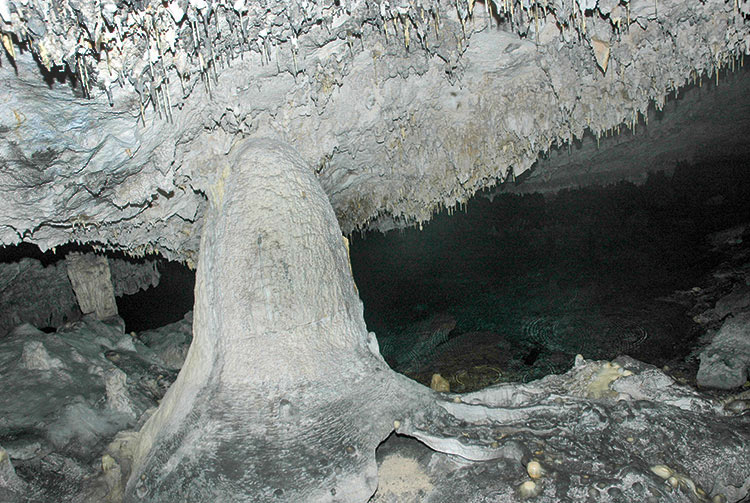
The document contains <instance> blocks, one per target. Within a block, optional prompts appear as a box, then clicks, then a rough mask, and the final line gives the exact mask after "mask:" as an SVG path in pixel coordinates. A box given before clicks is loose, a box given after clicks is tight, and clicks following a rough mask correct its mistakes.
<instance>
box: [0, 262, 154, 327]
mask: <svg viewBox="0 0 750 503" xmlns="http://www.w3.org/2000/svg"><path fill="white" fill-rule="evenodd" d="M108 262H109V267H110V272H111V277H112V287H113V289H114V293H115V296H120V295H129V294H133V293H136V292H138V291H140V290H145V289H147V288H150V287H152V286H156V285H157V284H158V283H159V270H158V269H157V267H156V261H154V260H147V261H145V262H142V263H141V262H134V261H130V260H124V259H119V258H109V259H108ZM80 316H81V312H80V309H79V308H78V303H77V301H76V298H75V294H74V292H73V288H72V287H71V285H70V280H69V279H68V274H67V268H66V266H65V262H63V261H62V260H58V261H57V262H55V263H52V264H48V265H44V264H42V262H40V261H39V260H37V259H33V258H23V259H21V260H19V261H17V262H9V263H0V335H4V334H5V333H7V332H9V331H10V330H12V329H13V328H15V327H16V326H18V325H21V324H22V323H31V324H32V325H34V326H36V327H37V328H46V327H59V326H61V325H62V324H63V323H65V322H68V321H74V320H77V319H78V318H80Z"/></svg>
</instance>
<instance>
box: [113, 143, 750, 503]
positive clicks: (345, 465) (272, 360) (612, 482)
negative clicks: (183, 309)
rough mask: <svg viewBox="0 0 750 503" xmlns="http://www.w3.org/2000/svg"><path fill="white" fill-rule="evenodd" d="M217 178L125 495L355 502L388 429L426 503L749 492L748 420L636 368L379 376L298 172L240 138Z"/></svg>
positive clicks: (314, 196) (290, 155) (334, 247)
mask: <svg viewBox="0 0 750 503" xmlns="http://www.w3.org/2000/svg"><path fill="white" fill-rule="evenodd" d="M217 173H220V174H221V175H220V176H219V177H218V179H217V180H216V181H215V184H214V186H213V190H212V191H211V208H210V210H209V215H208V217H207V219H206V225H205V228H204V230H203V234H202V243H201V251H200V260H199V263H198V270H197V276H196V303H195V311H194V324H193V329H194V339H193V344H192V345H191V347H190V350H189V352H188V356H187V359H186V362H185V365H184V367H183V368H182V371H181V373H180V375H179V377H178V379H177V381H176V382H175V384H174V386H173V387H172V388H170V390H169V392H168V393H167V395H165V397H164V400H163V401H162V403H161V405H160V408H159V410H158V411H157V412H156V413H155V414H154V415H153V416H152V417H151V418H150V419H149V421H148V422H147V423H146V424H145V426H144V428H143V429H142V430H141V432H140V434H139V438H138V440H137V441H138V445H137V447H136V448H135V454H134V459H133V467H134V468H133V472H132V474H131V476H130V478H129V481H128V484H127V488H126V492H125V501H128V502H136V501H159V502H171V501H209V500H211V501H293V502H299V501H305V502H307V501H311V502H317V501H325V502H329V501H330V502H333V501H340V502H357V501H362V502H364V501H367V500H368V499H369V498H370V497H371V496H372V495H373V493H374V492H375V490H376V487H377V484H378V480H377V468H376V458H375V450H376V448H377V446H378V445H379V444H380V443H381V442H382V441H383V440H384V439H385V438H386V437H388V436H389V435H390V434H391V433H392V431H394V430H395V431H396V433H397V434H399V435H405V436H410V437H413V438H416V439H418V440H420V441H421V442H423V443H424V444H425V445H427V446H429V447H430V448H432V449H433V450H434V451H435V452H434V453H432V454H431V458H430V460H429V462H426V463H423V461H424V459H422V460H421V461H420V460H417V461H416V464H415V463H413V462H411V461H409V460H406V461H404V460H403V459H399V458H398V457H390V458H387V459H390V462H389V463H391V464H392V462H394V461H395V462H398V463H401V464H404V463H405V464H406V465H408V466H410V467H411V468H412V469H413V471H414V472H415V473H418V474H419V477H420V479H419V480H420V483H419V484H417V486H418V487H417V486H413V487H412V486H410V487H409V488H407V489H408V491H407V492H409V491H412V492H414V491H416V492H415V494H417V495H418V496H417V497H418V498H421V499H420V500H421V501H431V502H443V501H477V502H479V501H503V502H504V501H517V500H519V499H523V498H534V500H533V501H539V502H545V503H551V502H559V501H571V502H572V501H585V500H591V501H663V502H682V501H701V500H704V501H705V500H707V499H708V498H719V499H721V498H726V499H727V500H728V501H738V500H740V499H742V498H744V497H746V496H747V494H748V491H750V459H748V458H747V456H746V453H747V451H748V449H750V428H749V427H748V426H750V417H748V416H747V415H740V416H729V415H727V414H726V413H725V412H724V411H723V409H722V407H720V406H719V405H717V404H715V403H713V402H712V401H710V400H709V399H707V398H706V397H705V396H703V395H700V394H699V393H697V392H695V391H692V390H690V389H689V388H686V387H683V386H679V385H677V384H676V383H674V382H673V381H672V380H671V379H669V378H668V377H667V376H665V375H664V374H663V373H662V372H661V371H659V370H657V369H655V368H653V367H650V366H647V365H644V364H641V363H639V362H637V361H635V360H632V359H629V358H623V359H620V360H618V361H616V362H613V363H610V362H587V361H585V360H584V359H583V358H581V357H579V358H577V359H576V365H575V367H574V368H573V369H571V370H570V371H569V372H568V373H566V374H564V375H553V376H548V377H547V378H545V379H542V380H540V381H535V382H533V383H529V384H525V385H519V384H506V385H499V386H494V387H491V388H487V389H485V390H482V391H479V392H475V393H471V394H466V395H461V396H453V395H450V394H438V393H435V392H433V391H431V390H429V389H427V388H426V387H422V386H419V385H418V384H416V383H414V382H413V381H409V380H408V379H406V378H405V377H403V376H401V375H398V374H396V373H395V372H393V371H391V370H389V369H388V367H387V366H386V364H385V362H384V361H383V359H382V358H381V357H380V356H379V351H378V348H377V342H376V341H375V339H374V336H373V334H368V333H367V330H366V327H365V324H364V320H363V317H362V305H361V303H360V301H359V298H358V297H357V293H356V289H355V287H354V284H353V281H352V278H351V274H350V269H349V264H348V263H347V254H346V249H345V245H344V241H343V240H342V238H341V233H340V229H339V227H338V224H337V222H336V219H335V216H334V214H333V210H332V208H331V206H330V204H329V202H328V199H327V198H326V196H325V194H324V193H323V191H322V189H321V188H320V186H319V185H318V183H317V182H316V180H315V178H314V176H313V172H312V170H311V169H309V168H307V167H306V166H305V165H304V163H302V162H301V161H300V158H299V156H298V155H297V154H296V152H295V151H294V150H292V149H291V148H290V147H287V146H285V145H283V144H278V143H275V142H271V141H268V140H262V141H260V140H253V141H248V142H247V143H245V144H244V145H240V146H237V147H235V149H234V150H233V151H232V152H231V153H230V155H229V156H228V157H227V158H226V161H225V164H223V165H220V166H217ZM398 455H399V453H398V452H396V453H394V456H398ZM402 458H403V456H402ZM530 463H531V464H530ZM537 463H538V464H537ZM384 464H385V465H386V466H385V468H384V467H383V465H384ZM417 465H418V466H417ZM654 466H664V467H667V469H668V470H670V473H674V474H675V475H674V477H675V480H676V484H675V485H674V487H673V486H671V485H669V484H668V483H669V480H667V481H666V482H665V480H664V479H663V478H662V477H661V476H660V475H659V474H658V473H655V472H654V471H653V470H652V467H654ZM530 467H531V468H530ZM532 468H533V470H532ZM381 472H383V473H384V474H385V475H387V474H388V473H392V472H393V470H392V466H390V465H389V464H386V463H385V461H382V462H381ZM663 472H665V469H662V471H660V472H659V473H663ZM530 474H535V476H538V478H536V479H534V480H532V479H530ZM678 475H679V477H678ZM670 480H671V478H670ZM385 482H386V481H385V480H384V483H385ZM391 482H392V481H391ZM384 487H389V488H390V490H391V491H393V488H394V487H395V486H393V485H387V484H386V485H384ZM381 496H383V495H382V494H381ZM389 497H390V496H389ZM376 500H377V499H376ZM377 501H381V500H377ZM716 501H718V500H716Z"/></svg>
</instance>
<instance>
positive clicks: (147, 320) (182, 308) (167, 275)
mask: <svg viewBox="0 0 750 503" xmlns="http://www.w3.org/2000/svg"><path fill="white" fill-rule="evenodd" d="M157 268H158V269H159V273H160V274H161V278H160V280H159V284H158V285H156V286H155V287H152V288H149V289H146V290H141V291H139V292H137V293H134V294H132V295H123V296H121V297H118V298H117V310H118V311H119V314H120V317H122V319H123V320H125V330H126V331H128V332H142V331H144V330H149V329H154V328H159V327H163V326H164V325H168V324H170V323H174V322H176V321H179V320H181V319H183V317H184V316H185V314H187V313H188V311H192V309H193V301H194V289H195V271H192V270H190V269H189V268H188V267H187V266H186V265H184V264H181V263H179V262H173V261H169V260H159V261H158V262H157Z"/></svg>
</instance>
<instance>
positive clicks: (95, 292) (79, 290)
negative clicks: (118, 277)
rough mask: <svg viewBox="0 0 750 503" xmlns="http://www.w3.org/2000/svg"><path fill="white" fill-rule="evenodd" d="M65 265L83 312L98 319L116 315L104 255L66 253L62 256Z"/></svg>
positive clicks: (110, 280) (113, 294) (115, 306)
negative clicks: (65, 255) (66, 254)
mask: <svg viewBox="0 0 750 503" xmlns="http://www.w3.org/2000/svg"><path fill="white" fill-rule="evenodd" d="M65 266H66V268H67V271H68V278H69V279H70V285H71V286H72V287H73V292H74V293H75V295H76V300H77V301H78V307H79V308H80V309H81V312H82V313H83V314H92V313H93V314H95V315H96V317H97V318H99V319H100V320H103V319H105V318H109V317H110V316H116V315H117V304H116V303H115V290H114V288H113V287H112V274H111V273H110V272H109V262H107V257H104V256H102V255H96V254H93V253H69V254H68V256H67V257H65Z"/></svg>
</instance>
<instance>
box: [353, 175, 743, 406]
mask: <svg viewBox="0 0 750 503" xmlns="http://www.w3.org/2000/svg"><path fill="white" fill-rule="evenodd" d="M709 172H711V175H710V176H707V175H706V173H709ZM749 196H750V173H749V172H748V170H747V163H746V162H744V160H727V161H726V162H724V163H721V165H712V166H706V165H690V166H688V165H683V166H678V167H677V168H676V169H675V171H674V173H673V174H665V173H663V172H659V173H652V174H650V175H649V176H648V179H647V180H646V181H645V183H644V184H643V185H634V184H632V183H626V182H622V183H618V184H615V185H609V186H606V187H598V186H592V187H585V188H579V189H574V190H564V191H562V192H559V193H557V194H548V195H542V194H527V195H515V194H501V195H496V196H494V198H493V199H492V200H490V199H489V198H487V197H481V195H480V196H479V197H475V198H474V199H472V200H471V201H470V203H469V204H468V207H467V209H466V211H458V212H456V213H455V214H453V215H452V216H449V215H447V214H440V215H437V216H436V217H435V218H434V220H433V221H432V222H430V223H429V224H427V225H426V226H424V230H422V231H418V230H416V229H408V230H403V231H393V232H390V233H388V234H386V235H383V234H380V233H366V234H364V235H355V236H354V238H353V239H352V247H351V260H352V267H353V271H354V276H355V279H356V282H357V286H358V288H359V291H360V296H361V298H362V300H363V302H364V305H365V318H366V321H367V323H368V327H369V328H370V330H373V331H374V332H375V333H376V334H377V335H378V339H379V342H380V347H381V352H382V353H383V355H384V357H385V358H386V360H387V361H388V363H389V364H390V365H391V366H392V367H393V368H394V369H395V370H398V371H400V372H402V373H405V374H406V375H408V376H410V377H412V378H414V379H416V380H418V381H420V382H422V383H424V384H427V385H429V384H430V379H431V376H432V375H433V374H434V373H439V374H441V375H442V376H443V377H445V378H447V379H448V381H449V382H450V386H451V390H452V391H458V392H462V391H470V390H473V389H478V388H481V387H484V386H487V385H489V384H493V383H496V382H502V381H528V380H531V379H536V378H540V377H542V376H544V375H546V374H550V373H561V372H564V371H566V370H568V369H569V368H570V367H571V365H572V363H573V360H574V357H575V355H576V354H578V353H580V354H582V355H583V356H584V357H586V358H595V359H611V358H614V357H616V356H618V355H621V354H627V355H630V356H632V357H635V358H637V359H640V360H643V361H645V362H647V363H651V364H654V365H657V366H660V367H661V366H667V367H671V368H672V371H673V374H674V375H675V376H676V377H678V378H682V379H685V380H686V381H687V382H692V383H694V382H695V372H696V370H697V361H695V358H693V359H692V360H691V359H690V358H687V360H688V361H687V362H686V361H685V360H686V357H688V356H689V353H690V352H691V349H692V347H693V345H694V343H695V342H696V340H697V338H698V337H699V336H700V335H701V334H702V333H703V332H704V331H705V329H706V327H705V326H702V325H699V324H697V323H696V322H695V321H694V320H693V316H695V315H696V314H698V312H700V309H699V308H700V305H698V306H696V302H693V300H694V299H693V298H687V297H690V295H688V293H689V292H693V294H696V295H697V293H698V292H702V291H704V290H705V289H706V288H707V287H710V286H711V281H712V280H711V278H712V276H711V272H712V271H713V270H715V269H716V268H717V267H720V265H721V264H722V263H723V262H726V261H728V260H729V261H731V260H732V259H731V257H728V256H727V254H726V253H722V250H720V249H719V248H718V247H717V246H715V245H716V243H712V242H711V240H710V238H709V235H710V234H712V233H715V232H718V231H721V230H724V229H729V228H731V227H733V226H736V225H739V224H743V223H746V222H750V197H749ZM740 234H741V231H740ZM744 237H745V238H747V237H748V236H747V233H746V234H745V236H744ZM741 238H742V236H741V235H740V236H737V240H738V242H741V241H742V239H741ZM747 241H748V240H747V239H745V243H747ZM737 246H739V247H740V248H741V247H742V244H738V245H737ZM732 253H734V254H735V255H737V254H738V250H737V247H734V248H733V249H732ZM739 255H740V258H741V257H743V256H744V255H743V254H742V253H741V252H739ZM714 287H716V285H714ZM729 287H731V285H729V286H727V285H726V284H724V285H723V286H722V287H721V288H724V289H726V288H729ZM716 288H718V287H716ZM686 292H687V293H686ZM697 304H700V302H697ZM696 309H698V310H696ZM703 309H706V306H703Z"/></svg>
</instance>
